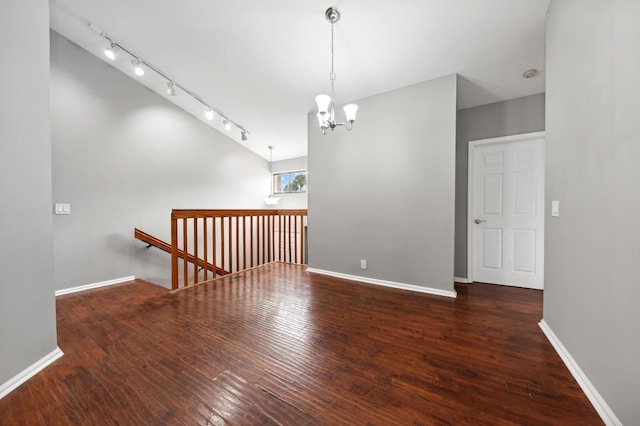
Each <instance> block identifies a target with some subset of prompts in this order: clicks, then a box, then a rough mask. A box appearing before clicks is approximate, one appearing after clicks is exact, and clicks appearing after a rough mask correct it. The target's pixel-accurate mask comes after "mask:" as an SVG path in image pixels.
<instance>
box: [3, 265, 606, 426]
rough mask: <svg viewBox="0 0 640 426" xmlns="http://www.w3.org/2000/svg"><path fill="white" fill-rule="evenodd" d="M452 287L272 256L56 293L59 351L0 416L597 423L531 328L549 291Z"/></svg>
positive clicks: (102, 420) (19, 419) (98, 421)
mask: <svg viewBox="0 0 640 426" xmlns="http://www.w3.org/2000/svg"><path fill="white" fill-rule="evenodd" d="M456 290H457V292H458V298H457V299H450V298H445V297H438V296H430V295H423V294H417V293H411V292H405V291H401V290H394V289H386V288H382V287H376V286H372V285H367V284H360V283H354V282H350V281H342V280H338V279H334V278H330V277H325V276H321V275H314V274H309V273H307V272H306V271H305V269H304V268H303V267H299V266H291V265H284V264H271V265H267V266H265V267H262V268H258V269H255V270H252V271H249V272H246V273H245V274H244V275H241V276H237V277H227V278H225V279H224V280H222V281H218V282H217V283H215V284H208V285H203V286H200V287H198V288H197V289H194V290H186V291H182V292H178V293H175V294H169V293H168V292H167V290H166V289H164V288H161V287H158V286H155V285H153V284H150V283H147V282H144V281H141V280H136V281H135V282H132V283H127V284H121V285H117V286H112V287H106V288H102V289H96V290H92V291H87V292H84V293H78V294H73V295H67V296H61V297H58V299H57V309H58V340H59V346H60V348H61V349H62V350H63V352H65V356H64V357H62V358H61V359H59V360H58V361H56V362H55V363H54V364H52V365H51V366H50V367H48V368H47V369H46V370H44V371H43V372H42V373H40V374H38V375H37V376H35V377H34V378H32V379H31V380H29V381H28V382H27V383H25V384H24V385H22V386H21V387H19V388H18V389H16V390H15V391H14V392H12V393H11V394H9V395H8V396H6V397H5V398H4V399H2V400H0V424H2V425H85V424H86V425H115V424H117V425H207V424H211V425H226V424H231V425H296V426H304V425H462V424H469V425H596V424H602V422H601V421H600V419H599V417H598V415H597V413H596V412H595V410H594V409H593V408H592V406H591V405H590V404H589V402H588V400H587V398H586V397H585V396H584V394H583V393H582V392H581V390H580V388H579V387H578V385H577V384H576V382H575V381H574V380H573V378H572V377H571V375H570V373H569V372H568V370H567V369H566V367H565V366H564V364H563V363H562V361H561V360H560V358H559V357H558V355H557V354H556V353H555V352H554V350H553V348H552V347H551V345H550V344H549V343H548V342H547V340H546V338H545V337H544V335H543V334H542V332H541V331H540V329H539V328H538V325H537V322H538V321H539V320H540V318H541V315H542V293H541V292H540V291H536V290H526V289H517V288H509V287H501V286H493V285H486V284H457V285H456Z"/></svg>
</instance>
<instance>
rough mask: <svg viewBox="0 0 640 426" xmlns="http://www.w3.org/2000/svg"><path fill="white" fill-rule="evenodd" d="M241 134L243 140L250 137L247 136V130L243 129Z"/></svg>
mask: <svg viewBox="0 0 640 426" xmlns="http://www.w3.org/2000/svg"><path fill="white" fill-rule="evenodd" d="M240 135H241V138H242V141H243V142H246V140H247V139H248V138H247V131H246V130H243V131H242V133H241V134H240Z"/></svg>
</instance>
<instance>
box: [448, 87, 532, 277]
mask: <svg viewBox="0 0 640 426" xmlns="http://www.w3.org/2000/svg"><path fill="white" fill-rule="evenodd" d="M456 128H457V129H456V130H457V132H456V243H455V276H456V277H459V278H466V277H467V183H468V182H467V169H468V167H467V160H468V153H469V141H473V140H479V139H489V138H497V137H500V136H510V135H517V134H521V133H531V132H539V131H542V130H544V93H539V94H537V95H531V96H525V97H523V98H517V99H511V100H508V101H504V102H496V103H493V104H488V105H482V106H479V107H474V108H467V109H463V110H460V111H458V121H457V125H456Z"/></svg>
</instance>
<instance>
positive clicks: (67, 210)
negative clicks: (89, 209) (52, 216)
mask: <svg viewBox="0 0 640 426" xmlns="http://www.w3.org/2000/svg"><path fill="white" fill-rule="evenodd" d="M55 213H56V214H71V204H56V210H55Z"/></svg>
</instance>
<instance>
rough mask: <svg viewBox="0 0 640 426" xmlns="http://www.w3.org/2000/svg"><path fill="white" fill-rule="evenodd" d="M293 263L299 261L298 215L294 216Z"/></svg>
mask: <svg viewBox="0 0 640 426" xmlns="http://www.w3.org/2000/svg"><path fill="white" fill-rule="evenodd" d="M293 257H294V259H293V263H298V216H293Z"/></svg>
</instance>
